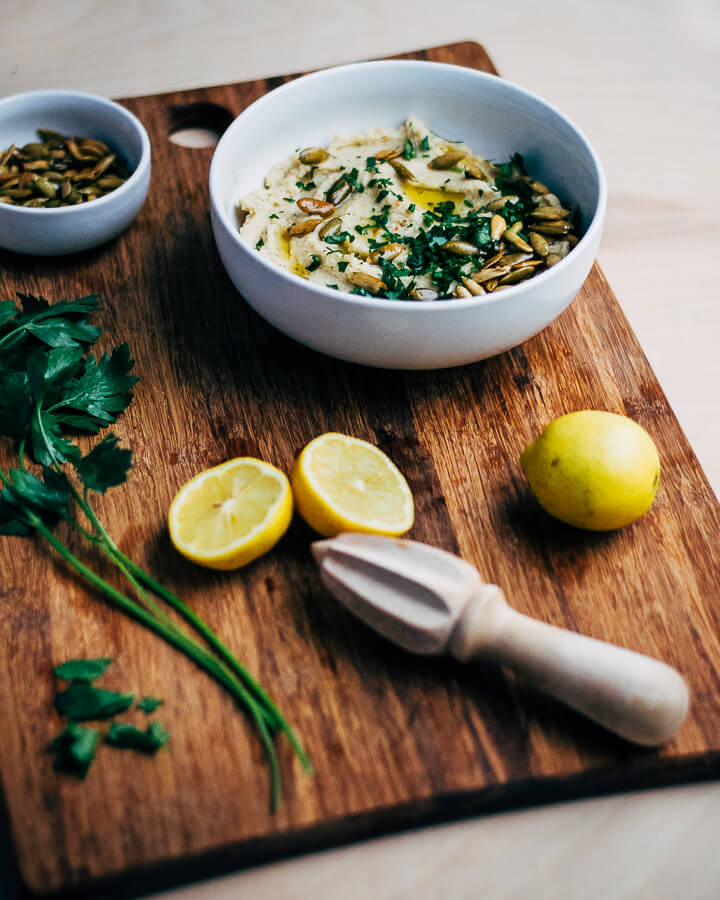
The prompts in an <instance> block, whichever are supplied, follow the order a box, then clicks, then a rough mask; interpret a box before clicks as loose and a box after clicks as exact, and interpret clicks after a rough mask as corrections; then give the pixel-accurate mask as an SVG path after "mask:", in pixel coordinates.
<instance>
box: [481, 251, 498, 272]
mask: <svg viewBox="0 0 720 900" xmlns="http://www.w3.org/2000/svg"><path fill="white" fill-rule="evenodd" d="M502 258H503V252H502V250H501V251H500V252H499V253H495V254H494V255H493V256H491V257H490V259H486V260H485V262H484V263H483V266H482V267H483V269H488V268H489V267H490V266H494V265H495V263H496V262H499V260H501V259H502Z"/></svg>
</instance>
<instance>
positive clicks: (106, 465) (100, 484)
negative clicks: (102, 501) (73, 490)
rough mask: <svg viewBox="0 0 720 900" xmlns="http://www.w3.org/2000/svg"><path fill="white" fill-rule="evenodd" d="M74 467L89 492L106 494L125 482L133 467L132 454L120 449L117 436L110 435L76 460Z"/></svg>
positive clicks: (125, 449)
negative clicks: (109, 489)
mask: <svg viewBox="0 0 720 900" xmlns="http://www.w3.org/2000/svg"><path fill="white" fill-rule="evenodd" d="M73 465H74V466H75V469H76V470H77V473H78V475H79V476H80V478H81V479H82V482H83V484H84V485H85V487H86V488H87V489H88V490H90V491H98V493H100V494H104V493H105V491H107V490H108V488H111V487H114V486H115V485H117V484H122V483H123V482H124V481H125V479H126V478H127V473H128V471H129V469H130V466H131V465H132V453H131V451H130V450H128V449H127V448H124V447H118V439H117V438H116V437H115V435H114V434H108V435H106V436H105V437H104V438H103V439H102V440H101V441H100V443H99V444H96V445H95V446H94V447H93V449H92V450H91V451H90V452H89V453H88V454H87V456H83V457H81V458H80V459H77V460H74V461H73Z"/></svg>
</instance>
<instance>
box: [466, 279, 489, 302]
mask: <svg viewBox="0 0 720 900" xmlns="http://www.w3.org/2000/svg"><path fill="white" fill-rule="evenodd" d="M462 283H463V284H464V285H465V287H466V289H467V290H468V291H469V292H470V293H471V294H472V295H473V297H479V296H480V294H484V293H485V288H484V287H481V285H479V284H478V283H477V282H476V281H473V280H472V278H465V277H463V279H462Z"/></svg>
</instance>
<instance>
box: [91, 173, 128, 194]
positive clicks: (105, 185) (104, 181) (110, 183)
mask: <svg viewBox="0 0 720 900" xmlns="http://www.w3.org/2000/svg"><path fill="white" fill-rule="evenodd" d="M122 184H125V179H124V178H120V177H119V176H118V175H103V177H102V178H98V181H97V186H98V187H100V188H102V189H103V190H106V191H107V190H113V189H114V188H119V187H120V185H122Z"/></svg>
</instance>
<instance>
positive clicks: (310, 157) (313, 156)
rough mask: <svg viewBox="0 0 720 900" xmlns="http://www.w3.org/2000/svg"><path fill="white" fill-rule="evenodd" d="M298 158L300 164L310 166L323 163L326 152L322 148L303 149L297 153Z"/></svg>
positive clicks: (326, 155) (326, 156)
mask: <svg viewBox="0 0 720 900" xmlns="http://www.w3.org/2000/svg"><path fill="white" fill-rule="evenodd" d="M298 157H299V158H300V162H303V163H305V165H308V166H312V165H315V164H316V163H322V162H325V160H326V159H327V158H328V152H327V150H324V149H323V148H322V147H305V149H304V150H301V151H300V152H299V153H298Z"/></svg>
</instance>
